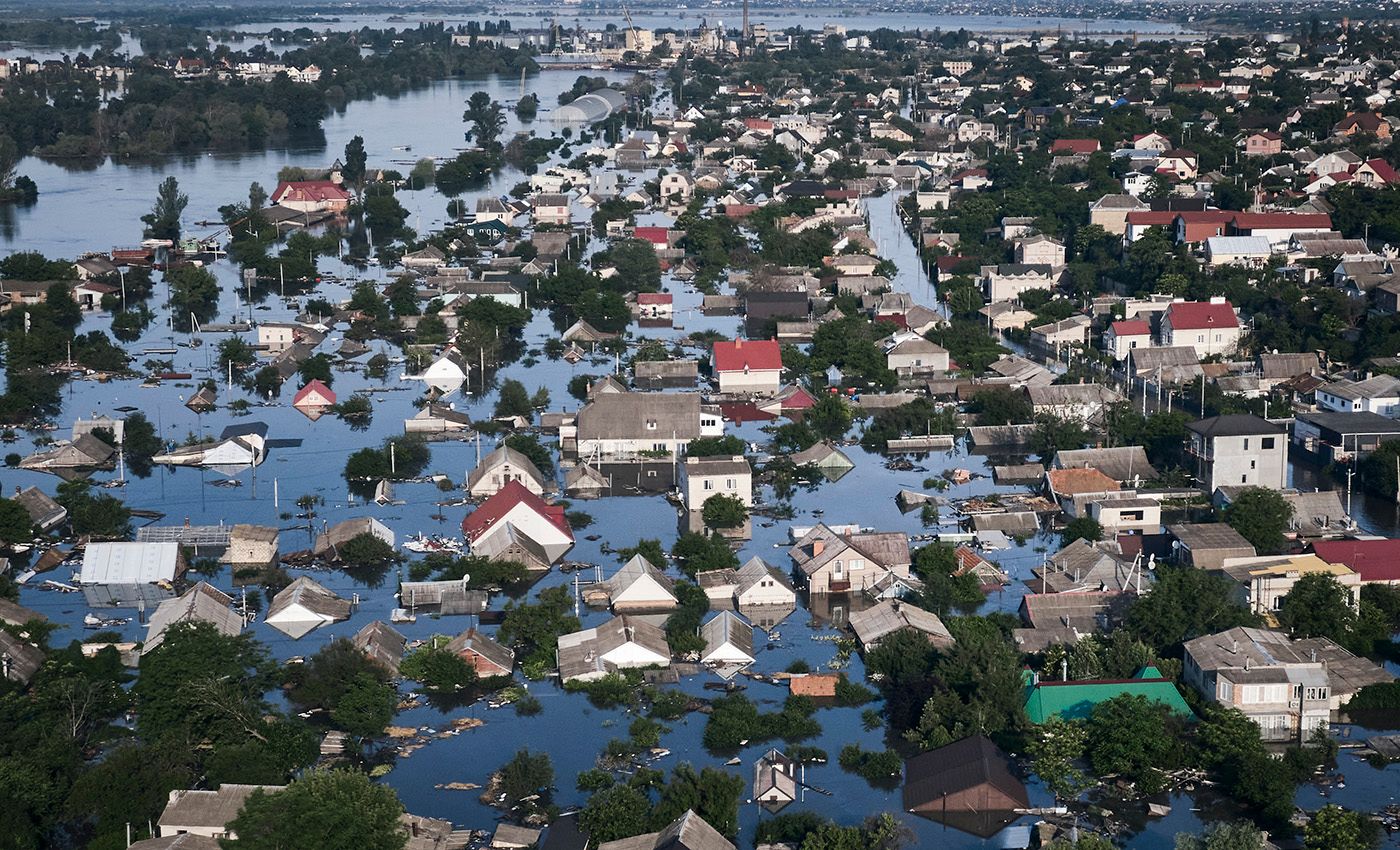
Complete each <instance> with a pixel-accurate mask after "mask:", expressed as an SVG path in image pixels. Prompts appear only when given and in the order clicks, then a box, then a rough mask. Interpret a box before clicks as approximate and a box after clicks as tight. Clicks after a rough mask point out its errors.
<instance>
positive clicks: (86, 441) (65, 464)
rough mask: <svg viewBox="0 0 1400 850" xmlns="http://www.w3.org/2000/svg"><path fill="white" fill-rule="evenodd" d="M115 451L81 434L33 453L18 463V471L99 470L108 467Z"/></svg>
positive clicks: (99, 441) (91, 437) (87, 435)
mask: <svg viewBox="0 0 1400 850" xmlns="http://www.w3.org/2000/svg"><path fill="white" fill-rule="evenodd" d="M116 453H117V450H116V449H115V448H113V447H112V446H109V445H107V444H106V443H104V442H102V441H101V440H99V439H98V438H96V437H94V436H93V435H92V434H83V435H81V436H79V437H77V438H75V439H74V440H73V441H72V442H70V443H64V444H62V445H59V446H55V447H54V448H51V449H45V450H44V451H40V452H35V453H34V454H32V455H30V456H29V457H27V458H25V459H23V460H21V461H20V462H19V466H20V469H37V470H41V471H45V472H50V471H55V470H60V469H89V468H91V469H99V468H104V467H110V466H111V465H112V464H113V463H114V462H115V461H114V460H113V458H114V457H115V455H116Z"/></svg>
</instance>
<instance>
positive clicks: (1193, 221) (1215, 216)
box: [1128, 210, 1239, 245]
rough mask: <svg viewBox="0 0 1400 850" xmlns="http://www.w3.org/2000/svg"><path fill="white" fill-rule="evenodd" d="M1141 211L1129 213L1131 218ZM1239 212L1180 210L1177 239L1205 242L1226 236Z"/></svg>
mask: <svg viewBox="0 0 1400 850" xmlns="http://www.w3.org/2000/svg"><path fill="white" fill-rule="evenodd" d="M1134 215H1139V213H1128V218H1129V220H1130V222H1131V219H1132V217H1133V216H1134ZM1238 215H1239V213H1237V212H1234V211H1232V210H1188V211H1186V212H1179V213H1177V214H1176V215H1175V217H1174V218H1173V221H1174V222H1175V223H1176V224H1175V227H1176V241H1177V242H1178V243H1182V242H1185V243H1187V244H1193V245H1194V244H1195V243H1197V242H1204V241H1206V240H1207V239H1209V238H1210V237H1212V236H1224V235H1225V228H1226V226H1227V225H1228V224H1229V223H1230V221H1231V220H1232V219H1233V218H1235V217H1236V216H1238Z"/></svg>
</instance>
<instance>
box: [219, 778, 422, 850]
mask: <svg viewBox="0 0 1400 850" xmlns="http://www.w3.org/2000/svg"><path fill="white" fill-rule="evenodd" d="M402 815H403V805H402V804H401V803H400V802H399V798H398V795H397V794H395V793H394V789H392V788H390V787H389V786H387V785H379V784H377V783H374V782H371V781H370V779H369V777H368V776H366V775H365V774H363V773H359V772H355V771H348V770H313V771H311V772H309V773H307V774H305V775H303V776H302V777H301V778H300V779H297V780H296V781H295V782H292V783H291V784H290V785H288V786H287V787H286V788H284V789H282V790H281V791H274V792H272V793H268V792H266V791H263V790H261V789H259V790H257V791H254V792H253V793H252V795H250V796H249V797H248V799H247V801H246V802H244V804H243V810H242V811H240V812H239V813H238V816H237V817H235V818H234V819H233V820H232V821H231V822H230V823H229V828H228V831H229V832H230V833H232V834H236V835H237V836H238V840H237V841H231V842H228V845H229V846H230V847H236V848H238V850H324V848H327V847H355V848H359V850H403V847H404V845H405V844H407V843H408V831H407V830H406V829H405V828H404V826H403V824H402V823H401V822H400V820H399V818H400V817H401V816H402Z"/></svg>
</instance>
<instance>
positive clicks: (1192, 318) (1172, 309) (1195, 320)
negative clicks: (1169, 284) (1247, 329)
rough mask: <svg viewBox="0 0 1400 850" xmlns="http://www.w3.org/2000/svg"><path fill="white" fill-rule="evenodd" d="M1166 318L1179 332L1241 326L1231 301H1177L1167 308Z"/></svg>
mask: <svg viewBox="0 0 1400 850" xmlns="http://www.w3.org/2000/svg"><path fill="white" fill-rule="evenodd" d="M1166 318H1169V319H1170V320H1171V323H1172V327H1173V328H1175V329H1176V330H1179V331H1180V330H1204V329H1206V328H1237V327H1239V326H1240V317H1239V316H1236V315H1235V308H1234V307H1232V306H1230V302H1229V301H1219V302H1207V301H1177V302H1175V303H1173V304H1172V305H1170V306H1169V307H1167V312H1166Z"/></svg>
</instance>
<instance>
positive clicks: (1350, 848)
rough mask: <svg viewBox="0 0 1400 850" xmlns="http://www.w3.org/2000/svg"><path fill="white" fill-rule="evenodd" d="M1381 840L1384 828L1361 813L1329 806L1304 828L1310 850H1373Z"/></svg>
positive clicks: (1321, 810) (1314, 816) (1304, 839)
mask: <svg viewBox="0 0 1400 850" xmlns="http://www.w3.org/2000/svg"><path fill="white" fill-rule="evenodd" d="M1379 841H1380V826H1379V824H1377V823H1376V822H1375V821H1373V820H1371V819H1370V818H1369V817H1367V816H1366V815H1365V814H1363V813H1361V812H1353V811H1351V810H1349V809H1344V808H1342V807H1341V806H1337V805H1332V804H1328V805H1326V806H1323V807H1322V808H1321V809H1319V810H1318V811H1317V812H1316V813H1315V814H1314V815H1313V817H1312V820H1311V821H1309V822H1308V825H1307V826H1306V827H1304V828H1303V846H1305V847H1306V848H1307V850H1370V848H1372V847H1374V846H1376V844H1378V843H1379Z"/></svg>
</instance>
